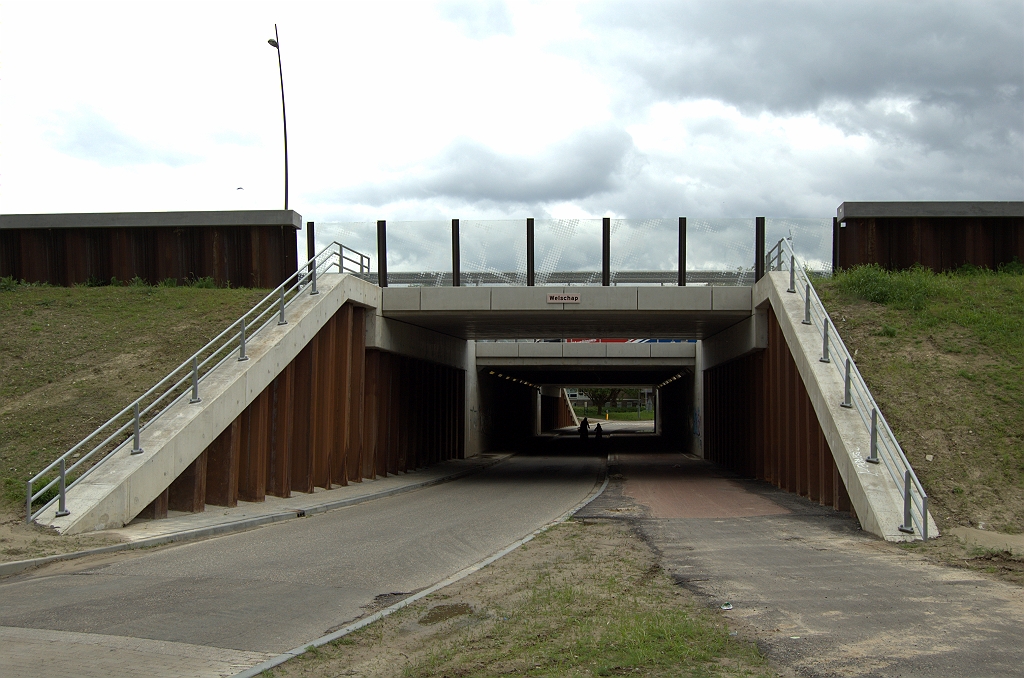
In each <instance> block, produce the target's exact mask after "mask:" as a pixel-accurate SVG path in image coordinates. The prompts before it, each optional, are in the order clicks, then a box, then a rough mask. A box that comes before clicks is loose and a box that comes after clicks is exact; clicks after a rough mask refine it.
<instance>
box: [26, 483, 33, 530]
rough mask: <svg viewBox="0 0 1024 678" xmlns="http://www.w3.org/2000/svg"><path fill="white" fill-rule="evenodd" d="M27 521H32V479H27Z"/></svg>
mask: <svg viewBox="0 0 1024 678" xmlns="http://www.w3.org/2000/svg"><path fill="white" fill-rule="evenodd" d="M25 522H26V523H31V522H32V481H31V480H26V481H25Z"/></svg>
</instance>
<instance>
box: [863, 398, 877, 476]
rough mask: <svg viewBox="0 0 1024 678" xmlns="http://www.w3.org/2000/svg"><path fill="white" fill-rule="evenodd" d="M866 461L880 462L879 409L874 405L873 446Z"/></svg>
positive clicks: (872, 417) (872, 409) (872, 410)
mask: <svg viewBox="0 0 1024 678" xmlns="http://www.w3.org/2000/svg"><path fill="white" fill-rule="evenodd" d="M864 461H866V462H868V463H871V464H877V463H878V410H877V409H875V408H873V407H872V408H871V448H870V449H869V450H868V456H867V457H866V458H865V459H864Z"/></svg>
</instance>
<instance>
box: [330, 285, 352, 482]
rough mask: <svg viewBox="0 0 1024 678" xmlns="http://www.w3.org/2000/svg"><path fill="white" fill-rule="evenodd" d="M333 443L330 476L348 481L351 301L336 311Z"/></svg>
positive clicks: (334, 480) (350, 411)
mask: <svg viewBox="0 0 1024 678" xmlns="http://www.w3.org/2000/svg"><path fill="white" fill-rule="evenodd" d="M334 319H335V323H336V327H335V334H334V342H335V343H334V350H335V358H334V369H333V370H332V371H331V374H333V375H334V380H333V381H334V384H333V385H334V388H333V393H334V407H333V409H332V410H331V411H332V413H333V414H332V418H331V421H332V423H333V424H334V445H333V446H332V447H331V455H330V478H331V482H332V483H333V484H335V485H348V480H349V479H348V476H349V468H348V444H349V438H348V436H349V431H350V429H351V427H352V422H351V416H352V407H351V399H352V397H353V393H352V305H351V304H345V305H344V306H342V307H341V308H340V309H338V312H337V313H335V314H334Z"/></svg>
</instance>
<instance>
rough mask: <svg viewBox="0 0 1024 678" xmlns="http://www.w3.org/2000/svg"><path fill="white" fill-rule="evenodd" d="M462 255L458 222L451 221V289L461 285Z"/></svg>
mask: <svg viewBox="0 0 1024 678" xmlns="http://www.w3.org/2000/svg"><path fill="white" fill-rule="evenodd" d="M461 257H462V255H461V252H460V250H459V220H458V219H452V287H459V286H460V285H462V258H461Z"/></svg>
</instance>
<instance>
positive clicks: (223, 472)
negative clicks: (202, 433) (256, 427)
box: [206, 416, 242, 506]
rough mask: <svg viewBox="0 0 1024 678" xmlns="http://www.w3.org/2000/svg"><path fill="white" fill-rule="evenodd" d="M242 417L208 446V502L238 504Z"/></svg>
mask: <svg viewBox="0 0 1024 678" xmlns="http://www.w3.org/2000/svg"><path fill="white" fill-rule="evenodd" d="M241 423H242V422H241V417H240V416H239V417H236V418H235V420H234V421H232V422H231V424H230V425H228V427H227V428H226V429H224V431H223V432H222V433H221V434H220V435H219V436H217V438H216V439H214V441H213V442H212V443H210V446H209V447H207V448H206V454H207V456H206V503H207V504H212V505H214V506H237V505H238V460H239V456H240V453H241V448H240V442H241V435H240V434H241Z"/></svg>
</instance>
